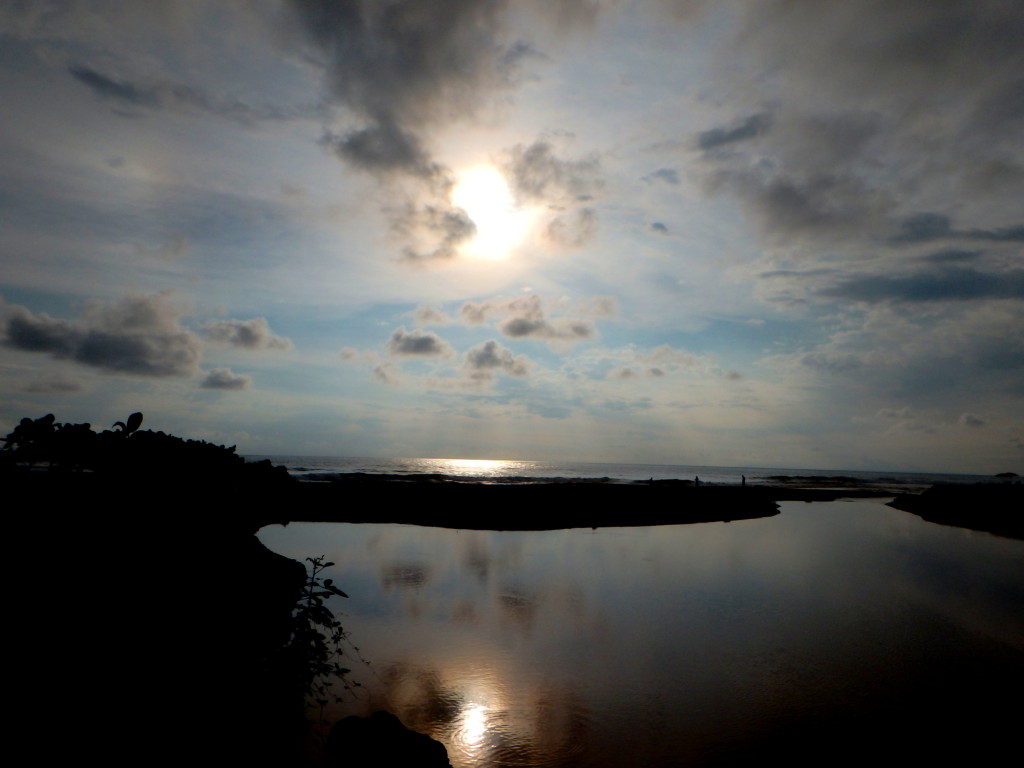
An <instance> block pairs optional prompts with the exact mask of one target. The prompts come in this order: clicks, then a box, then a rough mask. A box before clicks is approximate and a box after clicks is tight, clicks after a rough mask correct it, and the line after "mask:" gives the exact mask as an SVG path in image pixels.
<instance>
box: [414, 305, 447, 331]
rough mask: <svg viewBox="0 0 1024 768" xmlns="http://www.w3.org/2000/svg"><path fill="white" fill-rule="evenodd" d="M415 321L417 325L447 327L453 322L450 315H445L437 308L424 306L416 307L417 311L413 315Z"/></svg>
mask: <svg viewBox="0 0 1024 768" xmlns="http://www.w3.org/2000/svg"><path fill="white" fill-rule="evenodd" d="M413 319H414V320H415V321H416V325H418V326H421V327H422V326H425V325H447V324H448V323H450V322H451V321H452V319H451V318H450V317H448V315H446V314H444V313H443V312H441V310H439V309H438V308H437V307H433V306H430V305H429V304H424V305H422V306H419V307H416V311H415V312H414V313H413Z"/></svg>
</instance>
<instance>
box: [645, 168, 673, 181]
mask: <svg viewBox="0 0 1024 768" xmlns="http://www.w3.org/2000/svg"><path fill="white" fill-rule="evenodd" d="M644 181H663V182H665V183H666V184H672V185H676V184H679V172H678V171H676V170H675V169H673V168H659V169H658V170H656V171H653V172H651V173H649V174H647V175H646V176H644Z"/></svg>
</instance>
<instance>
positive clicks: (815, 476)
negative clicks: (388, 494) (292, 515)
mask: <svg viewBox="0 0 1024 768" xmlns="http://www.w3.org/2000/svg"><path fill="white" fill-rule="evenodd" d="M246 458H247V459H250V460H260V459H269V460H270V461H271V462H273V463H274V464H279V465H282V466H284V467H287V469H288V471H289V472H290V473H291V474H292V475H294V476H296V477H298V478H299V479H301V480H309V481H315V480H325V479H329V478H330V476H332V475H338V474H350V473H355V472H362V473H366V474H375V475H396V476H410V477H411V476H415V475H444V476H446V477H448V478H451V479H452V480H456V481H463V482H483V483H488V482H509V481H517V482H542V481H550V480H561V481H577V482H578V481H584V480H605V481H608V482H617V483H629V482H634V481H639V480H650V479H654V480H693V479H694V478H700V481H701V483H709V484H729V485H734V484H739V483H740V482H742V481H743V479H744V478H745V479H746V482H747V483H749V484H754V485H758V484H768V483H777V482H780V478H787V479H788V482H791V483H792V482H800V483H801V484H803V485H813V486H815V487H830V486H842V487H850V486H854V485H863V486H868V487H885V488H890V487H891V488H892V490H893V492H897V493H898V492H901V491H906V492H913V491H916V490H921V489H924V488H927V487H929V486H931V485H935V484H939V483H978V482H991V481H992V480H993V479H994V478H993V477H991V476H987V475H965V474H954V473H925V472H893V471H888V470H886V471H863V470H848V469H835V470H822V469H798V468H792V467H790V468H786V467H715V466H697V465H687V464H626V463H623V464H597V463H588V462H569V461H525V460H493V459H442V458H418V459H401V458H399V459H380V458H366V457H349V456H247V457H246Z"/></svg>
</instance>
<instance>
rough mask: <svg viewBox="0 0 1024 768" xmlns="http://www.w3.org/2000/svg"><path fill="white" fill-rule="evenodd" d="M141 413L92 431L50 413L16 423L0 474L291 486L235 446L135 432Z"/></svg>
mask: <svg viewBox="0 0 1024 768" xmlns="http://www.w3.org/2000/svg"><path fill="white" fill-rule="evenodd" d="M142 418H143V417H142V414H141V413H133V414H131V415H130V416H129V417H128V418H127V420H126V421H123V422H122V421H118V422H116V423H115V424H114V425H113V428H112V429H109V430H103V431H102V432H95V431H93V429H92V425H91V424H88V423H85V424H63V423H60V422H58V421H57V420H56V418H55V417H54V415H53V414H52V413H48V414H46V415H45V416H42V417H40V418H38V419H35V420H32V419H28V418H25V419H22V420H21V422H20V423H19V424H18V426H17V427H15V428H14V430H13V431H12V432H11V433H10V434H8V435H7V437H5V438H4V446H3V449H2V450H0V471H6V472H13V471H26V470H33V471H44V470H45V471H48V472H54V473H93V474H99V475H103V476H105V477H110V478H114V477H116V478H118V480H119V481H125V482H137V481H140V480H148V479H153V478H155V477H158V476H163V477H174V478H175V479H176V480H177V481H179V482H186V483H190V484H195V483H203V484H210V483H214V484H216V485H217V486H218V487H225V486H229V487H239V486H242V485H244V486H245V487H247V488H249V489H250V490H251V489H252V487H253V484H256V485H258V486H260V487H267V486H284V485H288V484H291V483H293V482H294V480H293V479H292V478H291V477H290V476H289V475H288V471H287V470H286V469H285V468H284V467H276V466H274V465H272V464H271V463H270V462H269V461H267V460H263V461H257V462H247V461H245V459H243V458H242V457H241V456H239V455H238V454H236V453H235V446H231V447H225V446H223V445H214V444H213V443H207V442H205V441H202V440H186V439H184V438H180V437H175V436H174V435H168V434H166V433H164V432H153V431H151V430H140V429H139V427H140V426H141V425H142Z"/></svg>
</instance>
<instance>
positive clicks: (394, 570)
mask: <svg viewBox="0 0 1024 768" xmlns="http://www.w3.org/2000/svg"><path fill="white" fill-rule="evenodd" d="M429 579H430V569H429V568H427V567H426V566H424V565H421V564H419V563H399V564H395V565H386V566H384V567H383V568H381V570H380V581H381V584H382V585H383V586H384V589H386V590H391V589H395V588H398V589H418V588H420V587H422V586H423V585H424V584H426V583H427V581H429Z"/></svg>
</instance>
